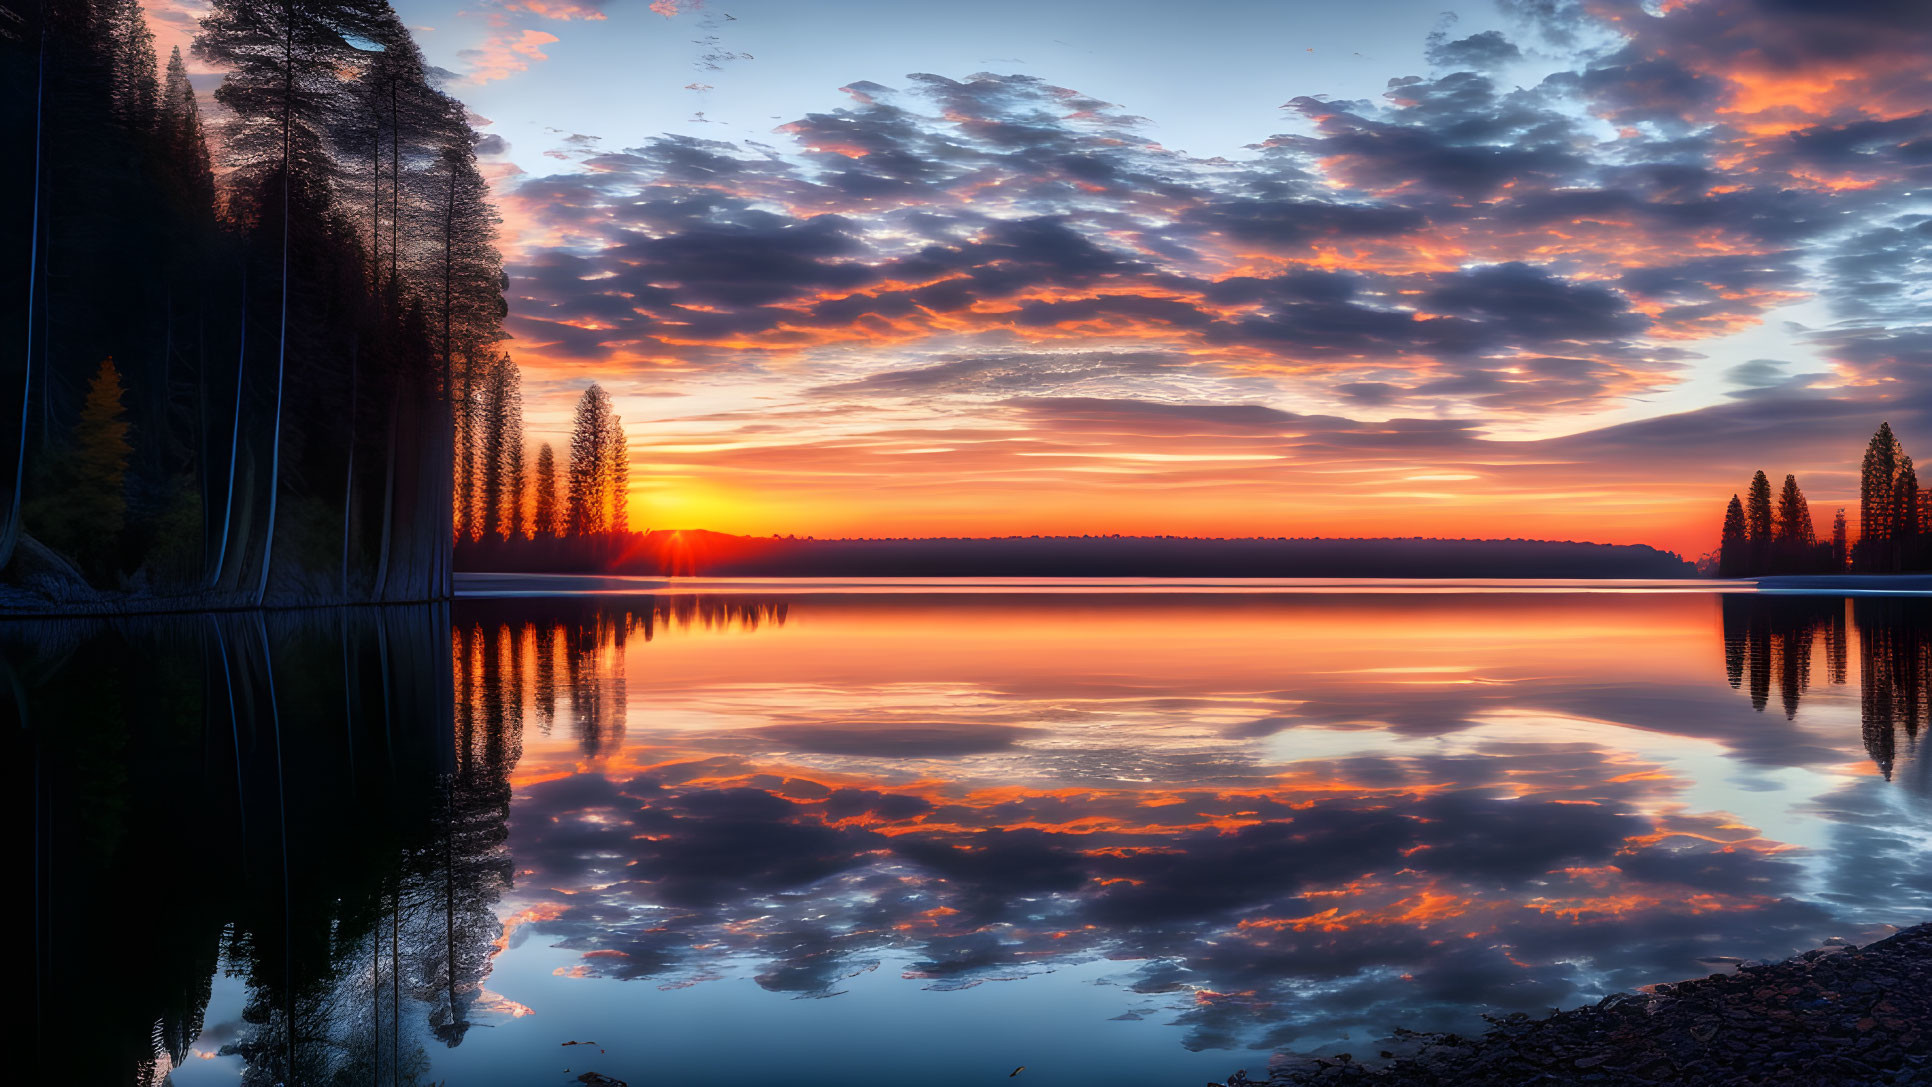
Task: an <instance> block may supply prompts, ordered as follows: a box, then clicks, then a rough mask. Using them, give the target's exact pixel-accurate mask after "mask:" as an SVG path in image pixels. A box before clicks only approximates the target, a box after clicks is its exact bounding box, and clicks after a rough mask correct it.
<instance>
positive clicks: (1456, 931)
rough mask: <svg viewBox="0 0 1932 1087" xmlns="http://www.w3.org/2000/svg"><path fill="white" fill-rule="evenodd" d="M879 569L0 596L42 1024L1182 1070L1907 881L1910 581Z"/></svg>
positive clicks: (1925, 827)
mask: <svg viewBox="0 0 1932 1087" xmlns="http://www.w3.org/2000/svg"><path fill="white" fill-rule="evenodd" d="M679 588H682V587H679ZM878 588H879V587H877V586H868V587H866V591H863V592H851V591H836V592H834V591H827V590H826V588H825V587H824V586H817V587H811V586H808V587H804V588H803V589H802V590H801V589H800V587H797V586H793V587H791V590H792V591H782V590H781V589H780V588H778V587H773V586H768V585H767V586H751V587H747V588H745V589H743V590H742V591H738V592H730V593H707V594H687V593H684V592H668V591H667V592H661V593H658V594H656V595H624V594H622V593H611V592H602V593H586V594H582V595H576V596H561V597H536V596H517V595H511V596H505V597H502V598H493V599H478V600H466V601H462V602H459V603H458V604H457V605H456V606H455V608H454V609H453V611H452V610H448V609H420V610H414V611H412V610H406V609H405V610H395V609H391V610H389V611H386V612H382V613H378V612H375V611H367V612H353V613H334V612H326V613H313V614H308V615H304V616H300V617H290V618H283V619H278V620H275V621H273V622H260V621H257V620H254V619H240V618H236V617H232V616H230V617H211V618H202V619H198V620H185V619H184V620H171V621H168V622H165V623H161V622H155V623H145V624H125V625H122V626H119V627H114V628H109V627H105V626H95V627H79V626H55V627H50V626H45V625H43V626H40V627H37V628H33V629H31V630H29V629H25V628H20V629H15V630H13V631H12V632H11V634H9V633H8V632H6V631H4V630H0V643H4V644H5V646H6V649H7V660H8V662H9V668H10V670H11V672H12V673H13V680H14V682H15V683H16V684H18V686H19V688H20V689H21V690H22V692H23V696H22V698H23V700H22V701H21V703H20V704H21V705H23V706H25V707H26V708H27V717H28V720H27V722H26V724H27V728H26V730H25V731H24V732H23V733H22V735H24V736H28V737H30V738H31V742H32V743H33V744H34V746H35V753H36V771H35V774H36V777H35V790H36V792H35V795H36V796H37V797H38V807H37V810H36V819H35V825H36V828H37V834H38V837H37V839H36V841H35V843H34V850H35V856H37V857H38V858H39V863H38V866H37V876H36V886H37V888H38V892H39V893H38V896H37V903H38V910H37V918H38V920H37V924H38V925H39V927H40V932H41V939H40V941H39V944H40V947H41V954H40V956H39V967H38V970H37V979H36V985H37V986H38V988H39V991H40V993H41V999H40V1001H39V1007H40V1020H39V1024H38V1030H39V1032H40V1033H39V1037H40V1039H41V1048H42V1049H43V1050H45V1051H48V1052H53V1053H58V1054H63V1055H64V1056H63V1057H62V1059H63V1060H68V1061H72V1062H74V1063H73V1065H72V1066H73V1067H75V1068H86V1069H88V1070H89V1073H90V1074H89V1075H88V1076H86V1077H83V1078H82V1079H76V1080H74V1082H90V1083H92V1082H101V1083H108V1082H123V1081H124V1082H135V1081H136V1080H137V1078H138V1075H139V1074H140V1073H139V1071H138V1070H142V1069H148V1070H154V1071H156V1072H160V1071H169V1070H170V1069H171V1072H170V1074H171V1075H172V1078H173V1082H174V1083H176V1084H179V1085H181V1087H195V1085H200V1084H225V1083H236V1082H250V1083H273V1082H278V1081H284V1082H291V1083H344V1084H350V1083H356V1084H390V1083H430V1082H444V1081H446V1082H448V1083H452V1084H558V1085H563V1084H568V1083H573V1082H575V1081H576V1077H577V1076H578V1075H580V1074H581V1073H583V1072H585V1071H592V1070H594V1071H598V1072H602V1073H605V1074H607V1075H612V1076H616V1077H619V1078H622V1079H625V1080H628V1081H629V1082H630V1083H632V1084H633V1085H640V1084H645V1083H661V1082H696V1081H702V1082H706V1083H734V1082H744V1083H752V1082H760V1083H762V1082H772V1081H774V1080H775V1079H779V1080H783V1081H785V1082H792V1083H799V1082H804V1083H838V1084H844V1085H853V1084H859V1085H864V1084H873V1083H886V1082H893V1083H897V1082H902V1081H903V1080H905V1079H906V1078H907V1077H915V1078H917V1079H918V1080H920V1081H922V1082H926V1083H936V1084H955V1083H958V1084H967V1083H992V1082H1004V1081H1006V1080H1007V1078H1008V1073H1009V1072H1010V1071H1011V1070H1012V1069H1013V1068H1014V1067H1015V1066H1018V1065H1025V1066H1026V1072H1025V1073H1024V1074H1023V1076H1024V1078H1025V1079H1026V1080H1027V1081H1036V1080H1037V1081H1044V1082H1057V1083H1089V1082H1101V1081H1112V1082H1136V1083H1150V1084H1151V1083H1172V1084H1176V1085H1187V1084H1198V1083H1201V1082H1204V1081H1205V1080H1207V1079H1216V1080H1218V1079H1221V1078H1223V1077H1224V1076H1226V1075H1227V1074H1228V1073H1229V1072H1231V1071H1233V1070H1234V1069H1236V1068H1240V1067H1247V1068H1249V1069H1251V1070H1254V1071H1255V1072H1257V1073H1259V1071H1260V1070H1261V1069H1262V1068H1263V1067H1265V1065H1266V1063H1267V1060H1268V1057H1269V1054H1270V1053H1272V1052H1276V1051H1282V1050H1298V1051H1306V1050H1330V1051H1333V1050H1340V1051H1352V1052H1355V1053H1357V1054H1371V1053H1373V1052H1374V1051H1375V1050H1377V1049H1379V1048H1380V1044H1379V1042H1380V1040H1381V1039H1383V1038H1385V1037H1386V1036H1387V1034H1388V1033H1389V1031H1390V1029H1391V1028H1393V1027H1398V1026H1402V1027H1410V1028H1415V1029H1442V1028H1452V1029H1459V1028H1480V1026H1481V1019H1480V1016H1481V1015H1482V1014H1484V1013H1497V1012H1507V1011H1512V1010H1527V1011H1532V1012H1542V1011H1544V1010H1547V1009H1549V1008H1552V1007H1570V1006H1574V1005H1577V1004H1580V1003H1584V1002H1588V1001H1593V1000H1596V999H1598V998H1600V997H1602V996H1603V995H1605V994H1607V993H1609V992H1613V991H1616V990H1619V989H1627V988H1631V987H1634V986H1640V985H1645V984H1651V983H1655V982H1660V981H1667V980H1673V979H1678V978H1683V977H1687V976H1695V975H1702V974H1706V973H1710V972H1712V971H1713V970H1717V969H1723V968H1725V965H1726V964H1728V963H1731V962H1734V961H1736V960H1740V959H1752V958H1775V957H1782V956H1785V955H1788V954H1791V953H1793V952H1794V951H1797V950H1799V949H1802V948H1805V947H1809V946H1815V945H1817V944H1818V943H1821V942H1823V941H1825V940H1827V939H1829V938H1832V937H1841V938H1845V939H1849V940H1852V941H1853V942H1862V941H1863V940H1866V939H1869V938H1872V937H1874V936H1876V935H1880V934H1883V933H1884V932H1887V931H1890V926H1894V925H1906V924H1914V923H1918V922H1921V921H1925V920H1927V919H1932V771H1928V769H1927V767H1928V761H1927V760H1926V759H1924V758H1922V757H1921V755H1920V745H1921V743H1922V740H1923V735H1924V730H1925V728H1926V727H1927V721H1928V713H1932V710H1929V709H1928V702H1927V699H1928V695H1929V694H1932V691H1928V688H1929V687H1932V603H1927V602H1925V601H1920V600H1910V599H1899V598H1860V599H1856V600H1846V599H1844V598H1839V597H1767V596H1758V595H1750V594H1719V593H1685V592H1681V591H1680V592H1616V593H1603V592H1581V591H1549V590H1545V591H1539V592H1533V593H1524V592H1497V591H1494V590H1495V588H1496V587H1495V586H1482V587H1478V588H1480V589H1482V590H1483V591H1477V592H1463V593H1458V592H1451V593H1442V592H1432V593H1400V592H1373V593H1371V592H1361V591H1349V590H1348V589H1347V588H1346V587H1336V586H1327V587H1322V588H1321V591H1318V592H1307V591H1293V590H1292V589H1289V588H1281V589H1275V590H1271V591H1267V592H1251V593H1240V594H1237V593H1229V592H1225V591H1216V592H1213V593H1194V592H1180V591H1169V592H1158V593H1147V592H1125V591H1123V592H1119V593H1111V594H1108V593H1100V594H1095V593H1087V594H1079V595H1071V594H1061V593H1054V592H1040V591H1034V592H1026V591H1019V590H1016V589H1006V588H1001V589H995V588H988V587H984V586H981V587H976V589H975V591H971V592H961V591H956V590H957V587H950V588H949V591H945V592H934V591H930V589H931V588H932V587H930V586H926V587H920V589H919V591H906V592H882V591H878ZM1572 588H1576V587H1572ZM1626 588H1627V587H1626ZM1679 588H1681V586H1679ZM20 848H21V849H22V851H23V852H22V853H21V854H20V855H23V856H24V855H25V852H24V851H25V850H26V848H27V846H26V843H24V842H23V843H21V847H20ZM156 1041H158V1042H159V1043H160V1046H161V1049H162V1050H163V1052H162V1053H161V1055H159V1056H158V1057H156V1056H153V1055H152V1054H153V1052H154V1046H155V1043H156ZM573 1041H575V1042H582V1043H585V1044H582V1045H574V1046H567V1045H564V1044H562V1043H566V1042H573Z"/></svg>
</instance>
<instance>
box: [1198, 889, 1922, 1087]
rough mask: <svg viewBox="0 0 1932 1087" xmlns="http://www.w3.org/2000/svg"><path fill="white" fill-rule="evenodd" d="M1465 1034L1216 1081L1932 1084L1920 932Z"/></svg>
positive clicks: (1289, 1062) (1394, 1085) (1395, 1085)
mask: <svg viewBox="0 0 1932 1087" xmlns="http://www.w3.org/2000/svg"><path fill="white" fill-rule="evenodd" d="M1490 1021H1491V1022H1492V1023H1494V1024H1495V1026H1493V1027H1492V1028H1491V1029H1490V1030H1489V1031H1488V1032H1487V1033H1485V1034H1483V1035H1482V1036H1481V1037H1478V1038H1470V1037H1464V1036H1461V1035H1456V1034H1419V1033H1413V1032H1406V1031H1400V1030H1398V1031H1397V1032H1396V1035H1397V1037H1398V1038H1400V1039H1402V1040H1403V1041H1404V1042H1406V1043H1408V1045H1406V1046H1405V1047H1404V1048H1407V1049H1410V1052H1409V1053H1408V1054H1406V1055H1402V1056H1395V1055H1393V1054H1388V1053H1387V1051H1384V1054H1385V1057H1386V1059H1387V1063H1383V1064H1379V1065H1378V1066H1371V1065H1367V1064H1364V1063H1362V1062H1360V1061H1357V1060H1355V1059H1354V1058H1353V1057H1352V1056H1351V1055H1348V1054H1339V1055H1336V1056H1330V1057H1294V1058H1287V1059H1281V1058H1277V1060H1276V1061H1273V1062H1271V1066H1270V1068H1269V1070H1268V1075H1267V1077H1266V1078H1265V1079H1261V1078H1250V1077H1249V1076H1248V1075H1247V1074H1246V1072H1245V1071H1242V1072H1237V1073H1235V1074H1234V1076H1232V1077H1230V1078H1229V1080H1228V1081H1227V1082H1228V1085H1229V1087H1239V1085H1241V1084H1255V1085H1259V1084H1264V1083H1265V1084H1267V1085H1268V1087H1304V1085H1311V1084H1365V1085H1373V1087H1451V1085H1465V1084H1466V1085H1474V1087H1517V1085H1520V1084H1528V1083H1614V1084H1671V1085H1691V1087H1733V1085H1742V1084H1747V1083H1748V1084H1779V1085H1784V1084H1789V1085H1792V1087H1797V1085H1812V1084H1818V1085H1823V1084H1833V1085H1840V1084H1846V1085H1849V1084H1855V1085H1861V1087H1862V1085H1865V1084H1915V1083H1932V924H1924V925H1919V926H1916V927H1914V928H1909V929H1905V930H1902V931H1900V932H1897V933H1894V934H1892V935H1891V936H1888V937H1886V938H1885V939H1882V940H1878V941H1876V942H1874V943H1870V944H1867V945H1865V946H1864V947H1850V946H1847V945H1839V946H1830V947H1823V948H1818V949H1815V950H1812V951H1807V952H1805V953H1804V954H1802V955H1799V956H1797V957H1795V958H1791V959H1786V960H1785V961H1783V962H1777V963H1746V964H1745V965H1743V966H1741V967H1740V968H1739V969H1738V970H1736V971H1735V972H1733V973H1729V974H1712V975H1710V976H1709V977H1704V978H1696V979H1692V980H1688V981H1681V982H1675V983H1668V984H1662V985H1653V986H1648V987H1647V988H1646V989H1644V990H1641V991H1638V992H1634V993H1615V994H1612V995H1610V996H1608V997H1605V998H1604V999H1603V1000H1601V1001H1599V1002H1598V1003H1596V1004H1591V1005H1586V1006H1584V1007H1581V1008H1575V1009H1572V1010H1570V1011H1566V1012H1558V1013H1556V1014H1554V1015H1551V1016H1549V1017H1548V1018H1545V1019H1532V1018H1530V1017H1529V1016H1527V1015H1524V1014H1522V1013H1520V1012H1519V1013H1516V1014H1514V1015H1510V1016H1507V1017H1495V1018H1492V1019H1491V1020H1490Z"/></svg>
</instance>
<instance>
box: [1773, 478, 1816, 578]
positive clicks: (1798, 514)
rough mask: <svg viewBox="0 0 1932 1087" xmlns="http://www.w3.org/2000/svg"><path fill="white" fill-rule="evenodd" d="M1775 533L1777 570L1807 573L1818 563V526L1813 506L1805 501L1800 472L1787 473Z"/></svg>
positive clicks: (1780, 496)
mask: <svg viewBox="0 0 1932 1087" xmlns="http://www.w3.org/2000/svg"><path fill="white" fill-rule="evenodd" d="M1773 535H1774V543H1773V550H1774V551H1775V556H1774V559H1773V565H1774V566H1775V568H1776V571H1777V572H1779V573H1790V574H1798V573H1804V572H1806V571H1808V570H1809V569H1811V567H1812V566H1813V565H1815V563H1816V559H1815V556H1814V551H1815V550H1816V548H1817V544H1818V530H1817V528H1816V526H1814V525H1813V524H1812V523H1811V507H1810V505H1809V504H1808V503H1806V502H1805V496H1804V492H1803V491H1800V490H1799V489H1798V477H1796V476H1792V475H1787V476H1785V477H1784V487H1783V488H1782V489H1781V490H1780V491H1779V492H1778V509H1777V523H1776V524H1775V525H1774V526H1773Z"/></svg>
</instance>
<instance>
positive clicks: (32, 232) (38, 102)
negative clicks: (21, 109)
mask: <svg viewBox="0 0 1932 1087" xmlns="http://www.w3.org/2000/svg"><path fill="white" fill-rule="evenodd" d="M46 98H47V15H46V12H45V11H44V10H43V11H42V12H41V19H40V70H39V73H38V75H37V76H36V77H35V83H34V179H33V185H34V198H33V225H32V227H31V228H30V229H29V231H28V235H29V238H30V240H29V242H28V243H27V309H26V311H25V316H26V318H27V353H26V355H24V356H23V357H22V358H21V360H20V368H21V374H20V440H19V442H18V443H17V445H16V450H15V451H16V454H17V455H16V456H15V457H14V462H13V494H12V496H11V497H9V498H8V499H7V519H6V522H5V523H4V524H0V570H4V569H6V567H7V563H9V562H11V561H12V560H13V546H14V544H15V543H16V542H18V541H19V539H20V492H21V489H22V488H24V487H25V486H26V485H27V405H28V404H29V403H31V402H32V400H33V388H34V292H35V291H36V290H38V289H39V286H40V280H39V272H40V142H41V139H40V138H41V131H42V125H43V120H44V111H45V103H46Z"/></svg>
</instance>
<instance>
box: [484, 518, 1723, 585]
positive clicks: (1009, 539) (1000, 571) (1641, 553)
mask: <svg viewBox="0 0 1932 1087" xmlns="http://www.w3.org/2000/svg"><path fill="white" fill-rule="evenodd" d="M456 561H457V568H458V569H461V570H467V571H500V572H511V573H593V572H594V573H618V574H635V575H640V576H664V575H699V576H706V577H1248V578H1284V577H1339V578H1348V577H1425V578H1452V577H1456V578H1466V577H1477V578H1484V577H1494V578H1605V577H1607V578H1687V577H1692V576H1694V575H1695V570H1694V568H1693V567H1692V566H1691V564H1690V563H1688V562H1685V561H1684V560H1683V559H1681V558H1679V557H1677V556H1676V555H1673V554H1670V553H1669V552H1665V551H1659V550H1657V549H1656V548H1653V547H1648V546H1645V545H1641V544H1595V543H1572V542H1568V541H1548V540H1436V539H1423V538H1420V537H1417V538H1409V539H1319V538H1314V539H1268V538H1260V539H1257V538H1246V539H1210V538H1200V537H1181V536H1003V537H994V538H983V539H982V538H938V539H837V540H818V539H801V538H795V537H772V536H765V537H760V536H731V535H727V534H725V533H721V532H708V531H703V530H691V531H682V532H672V531H662V530H660V531H656V532H650V533H641V534H633V535H630V536H629V537H626V538H623V539H621V540H612V539H609V538H605V539H558V540H542V541H535V540H517V541H512V542H510V543H488V544H466V545H463V546H461V547H459V548H458V549H457V555H456Z"/></svg>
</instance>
